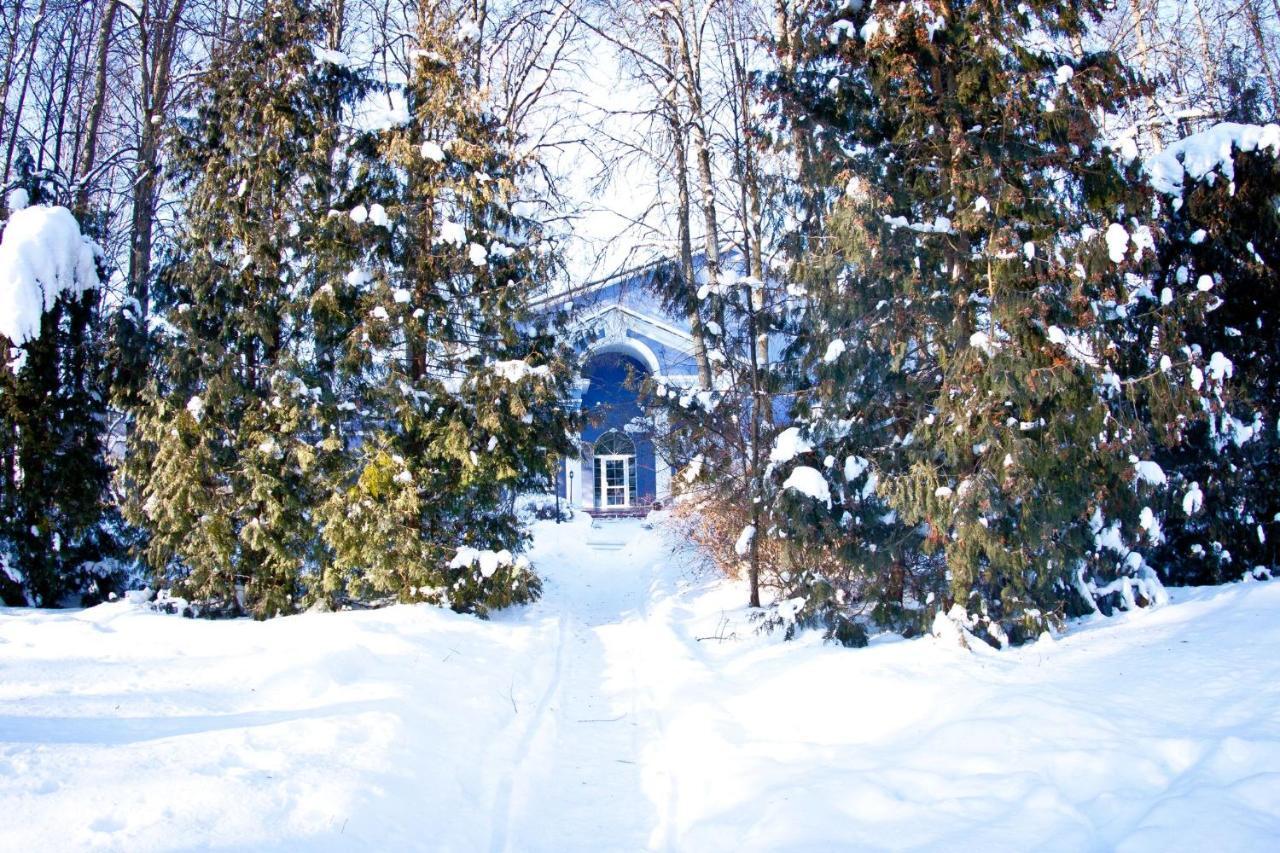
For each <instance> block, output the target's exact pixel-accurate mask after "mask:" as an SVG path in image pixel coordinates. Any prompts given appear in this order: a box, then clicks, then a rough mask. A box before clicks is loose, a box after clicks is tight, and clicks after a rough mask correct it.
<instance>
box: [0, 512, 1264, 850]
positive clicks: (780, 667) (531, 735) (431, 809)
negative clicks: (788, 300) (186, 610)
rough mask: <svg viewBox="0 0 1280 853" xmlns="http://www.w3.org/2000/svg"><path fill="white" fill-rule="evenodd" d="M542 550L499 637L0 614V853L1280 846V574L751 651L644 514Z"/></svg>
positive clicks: (350, 623) (735, 607)
mask: <svg viewBox="0 0 1280 853" xmlns="http://www.w3.org/2000/svg"><path fill="white" fill-rule="evenodd" d="M584 521H585V520H584ZM532 557H533V559H534V562H535V564H536V565H537V566H538V567H539V569H540V571H541V573H542V574H543V576H544V579H545V584H546V587H545V594H544V597H543V599H542V600H541V601H540V602H538V603H537V604H536V605H533V606H531V607H528V608H523V609H520V610H517V611H512V612H508V613H503V614H500V615H499V616H498V617H497V618H495V619H494V621H493V622H491V623H483V622H479V621H477V620H474V619H471V618H467V617H460V616H456V615H453V614H449V613H443V612H440V611H436V610H433V609H431V608H424V607H394V608H388V609H386V610H381V611H374V612H365V613H343V614H309V615H305V616H299V617H291V618H287V619H277V620H273V621H271V622H267V623H253V622H249V621H235V622H193V621H191V620H184V619H179V618H176V617H169V616H162V615H158V614H153V613H149V612H146V611H144V610H141V609H139V608H137V607H134V606H131V605H127V604H114V605H105V606H102V607H98V608H93V609H91V610H84V611H64V612H48V611H46V612H33V611H24V610H7V611H0V809H2V810H3V812H4V814H6V815H7V816H8V817H9V819H8V820H6V821H5V822H4V825H3V826H0V849H2V850H35V849H38V850H42V851H56V850H85V849H107V850H129V851H133V850H153V849H190V848H204V847H210V846H217V847H228V848H232V849H254V850H262V849H268V850H270V849H279V850H292V849H299V848H304V849H323V850H349V849H380V850H457V851H524V850H531V851H574V850H593V851H594V850H643V849H656V850H689V851H720V850H723V851H731V850H732V851H739V850H823V851H825V850H868V849H871V850H907V849H910V850H953V849H981V850H983V851H984V853H989V851H1004V850H1009V851H1014V850H1027V849H1043V850H1064V851H1066V850H1073V851H1074V850H1125V851H1141V850H1151V851H1166V850H1210V849H1211V850H1215V851H1218V850H1223V851H1234V850H1271V849H1275V848H1276V847H1277V845H1278V844H1280V793H1277V792H1278V791H1280V618H1277V616H1278V615H1280V583H1273V584H1245V585H1234V586H1228V587H1220V588H1211V589H1203V590H1194V591H1192V590H1176V591H1175V592H1174V601H1175V603H1174V604H1173V605H1171V606H1169V607H1166V608H1162V609H1160V610H1157V611H1153V612H1149V613H1139V614H1134V615H1132V616H1126V617H1122V618H1117V619H1113V620H1099V621H1096V622H1092V623H1085V624H1079V625H1075V626H1073V628H1072V630H1071V632H1070V633H1069V634H1068V635H1067V636H1065V637H1063V638H1061V639H1059V640H1057V641H1052V642H1041V643H1038V644H1034V645H1032V646H1028V647H1024V648H1022V649H1017V650H1013V651H1010V652H1004V653H995V652H978V653H965V652H962V651H961V650H959V649H957V648H953V647H950V646H948V645H946V644H944V643H942V642H940V641H936V640H933V639H924V640H918V641H911V642H903V641H892V640H880V641H878V642H876V643H873V645H872V647H871V648H869V649H865V650H862V651H856V652H850V651H845V650H841V649H836V648H831V647H827V646H823V645H822V644H821V643H820V641H819V639H818V638H817V637H813V636H805V637H802V638H801V639H800V640H798V641H796V642H794V643H782V642H780V641H779V639H778V638H776V637H761V636H758V635H756V634H755V633H754V632H753V631H752V630H751V627H750V625H748V624H747V623H746V622H745V620H744V615H745V614H744V613H743V611H742V609H741V608H740V605H741V602H742V600H743V590H742V588H741V587H740V585H738V584H736V583H732V582H725V581H716V580H714V579H712V578H710V577H707V576H705V575H699V574H697V573H695V572H692V571H690V570H687V569H685V568H683V567H682V566H681V563H680V561H679V560H677V559H675V558H673V557H671V556H670V555H669V554H668V552H667V550H666V548H665V547H664V544H663V542H662V541H661V538H660V536H659V535H658V534H657V533H656V532H654V531H650V530H647V529H645V528H644V527H643V526H642V525H641V524H640V523H639V522H611V523H608V524H602V525H600V526H598V527H596V528H591V527H589V526H587V525H586V524H585V523H575V524H570V525H564V526H560V527H557V526H555V525H550V524H542V525H540V526H539V529H538V537H537V541H536V545H535V548H534V550H533V552H532Z"/></svg>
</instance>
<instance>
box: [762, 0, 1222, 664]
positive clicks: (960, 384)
mask: <svg viewBox="0 0 1280 853" xmlns="http://www.w3.org/2000/svg"><path fill="white" fill-rule="evenodd" d="M1100 9H1101V4H1099V3H1094V2H1084V3H1074V2H1073V3H1066V2H1056V1H1055V0H1037V1H1036V2H1027V3H1021V4H1018V5H1017V6H1011V5H1009V4H1004V3H997V2H992V0H955V1H954V2H943V0H925V1H924V2H917V3H902V4H896V3H875V2H872V3H865V4H862V3H855V4H847V5H844V4H830V5H824V6H823V7H822V8H821V9H819V10H816V11H815V12H814V16H813V17H812V18H811V20H810V22H809V29H808V32H807V41H806V42H805V44H806V45H807V51H808V54H807V61H806V63H805V64H804V67H803V69H801V70H800V71H799V72H797V73H796V74H794V75H792V76H791V78H789V79H786V80H780V81H778V89H779V94H780V96H781V98H782V101H783V103H785V104H787V105H788V110H787V112H788V113H789V114H792V115H794V114H795V113H797V112H803V113H805V114H806V115H808V116H809V117H810V120H811V122H812V124H813V125H815V126H817V127H819V128H821V129H822V133H821V134H820V135H819V138H818V139H817V141H815V142H811V143H810V144H814V145H821V146H825V149H826V151H827V153H828V155H829V156H830V157H831V158H833V159H835V160H836V161H837V162H841V163H843V164H845V169H844V171H843V172H842V173H840V175H839V180H838V181H837V182H836V183H835V184H834V185H826V186H825V187H822V192H821V193H820V194H815V195H817V196H819V197H821V198H824V199H826V200H828V202H832V200H835V199H837V198H838V200H835V201H834V202H833V203H834V206H835V211H834V215H833V218H832V220H830V222H829V224H828V226H827V228H826V230H825V231H824V233H822V234H821V235H818V237H817V238H816V239H813V240H811V241H810V242H809V244H808V245H807V246H806V250H807V252H806V255H807V256H804V257H801V258H800V261H801V262H800V263H799V264H798V265H797V279H798V281H799V282H800V283H802V284H803V285H804V286H805V287H807V289H808V292H809V298H810V309H809V312H808V317H809V318H810V326H809V332H808V334H807V335H806V336H805V341H804V348H803V349H802V351H801V352H800V353H798V354H799V355H800V356H802V357H803V358H805V360H806V364H807V367H806V369H805V371H804V373H803V375H802V376H801V378H800V379H799V380H798V381H800V382H802V383H806V384H809V385H811V387H810V388H809V389H807V393H803V394H801V395H800V399H801V400H802V404H801V405H800V406H799V407H798V410H797V417H798V418H799V419H800V420H801V421H802V422H803V423H804V424H805V425H806V427H807V428H808V430H809V431H810V433H811V434H812V435H813V436H814V438H815V439H816V440H817V441H816V446H817V452H818V453H819V454H824V453H827V454H829V455H831V456H833V457H835V458H836V459H837V460H839V461H840V464H833V465H832V466H831V467H830V468H827V469H826V470H827V472H828V475H829V479H830V480H831V485H832V491H833V493H836V494H838V493H841V492H843V493H844V495H845V496H846V497H847V496H848V492H849V490H850V489H851V488H853V489H857V491H858V497H857V498H856V500H854V501H853V502H852V504H850V505H846V503H845V502H844V500H835V501H833V504H832V510H831V513H830V514H831V515H833V516H836V518H837V519H838V523H837V524H835V525H834V527H837V528H839V530H840V531H841V532H840V533H839V534H837V535H838V536H839V537H841V538H844V539H845V540H846V541H850V542H851V543H854V545H855V546H854V547H846V548H845V549H843V554H844V556H845V558H846V559H848V560H850V561H851V562H852V563H853V565H854V567H855V568H856V569H857V570H859V571H860V572H862V573H863V574H864V576H865V579H866V586H867V587H869V589H867V590H865V591H864V592H863V593H862V594H863V595H864V596H866V597H865V598H863V599H861V601H862V602H863V604H864V606H865V604H866V603H868V602H869V603H872V604H875V605H879V606H880V607H881V612H882V613H885V614H886V615H892V613H891V611H892V609H893V608H894V607H898V608H900V609H902V610H903V611H910V613H905V612H904V613H903V614H902V616H901V618H902V619H903V620H904V621H905V622H906V623H908V624H910V623H914V624H920V623H925V622H927V621H928V620H929V619H931V618H932V617H933V615H934V614H938V613H943V612H949V613H951V614H952V616H953V618H956V619H959V620H961V621H963V622H965V623H966V624H968V625H970V626H972V627H974V628H975V629H976V630H979V631H980V632H985V635H986V637H987V639H989V640H990V641H992V642H998V643H1002V642H1005V641H1006V640H1008V639H1012V640H1014V641H1018V640H1022V639H1026V638H1027V637H1034V636H1035V635H1037V634H1038V633H1039V632H1041V631H1043V630H1045V629H1046V628H1048V627H1051V626H1053V625H1055V624H1058V623H1060V621H1061V620H1062V619H1063V618H1064V617H1065V616H1068V615H1072V614H1076V613H1081V612H1087V611H1089V610H1091V609H1093V608H1096V607H1101V608H1103V609H1108V608H1110V607H1112V606H1116V605H1120V606H1134V605H1137V604H1141V603H1144V602H1147V601H1151V600H1156V599H1159V598H1161V597H1162V596H1163V592H1162V590H1161V588H1160V587H1159V583H1158V580H1157V579H1156V577H1155V575H1154V573H1153V572H1152V571H1151V569H1150V567H1149V566H1148V565H1147V564H1146V562H1145V561H1144V559H1143V558H1142V556H1141V553H1140V552H1139V551H1138V550H1137V549H1138V548H1139V546H1140V545H1142V544H1150V541H1151V537H1152V533H1151V530H1150V524H1149V523H1146V524H1145V525H1144V522H1147V520H1148V519H1149V517H1150V515H1151V513H1150V512H1149V511H1148V512H1147V513H1143V512H1142V510H1143V508H1144V503H1146V502H1147V501H1148V498H1147V496H1148V495H1149V493H1150V491H1151V487H1152V485H1153V484H1156V483H1160V482H1161V481H1162V480H1163V478H1162V476H1161V475H1160V473H1159V470H1158V468H1156V467H1155V466H1154V465H1153V464H1152V463H1151V459H1150V455H1151V452H1152V451H1151V447H1150V442H1149V429H1148V423H1147V420H1146V419H1145V418H1146V417H1147V415H1148V413H1149V416H1150V417H1151V418H1153V419H1159V418H1162V417H1168V416H1170V413H1172V412H1182V411H1186V410H1187V408H1188V407H1189V405H1190V397H1191V396H1192V395H1191V393H1190V391H1189V389H1188V387H1187V385H1186V382H1185V379H1186V377H1187V375H1188V371H1189V370H1191V369H1192V368H1193V367H1196V368H1197V369H1198V367H1199V365H1196V364H1194V363H1193V362H1195V361H1196V358H1195V356H1194V354H1188V353H1187V352H1184V351H1183V349H1182V337H1181V334H1182V333H1181V328H1180V324H1179V322H1178V321H1179V317H1178V316H1177V315H1178V313H1179V312H1183V313H1185V312H1186V311H1188V310H1192V311H1193V310H1194V308H1195V304H1196V303H1195V297H1194V296H1191V297H1189V300H1190V302H1189V303H1182V302H1180V303H1179V305H1178V306H1176V307H1175V306H1171V305H1163V304H1161V302H1160V300H1159V299H1158V298H1157V297H1156V296H1155V294H1154V292H1153V291H1152V288H1151V275H1152V272H1153V270H1154V262H1155V259H1154V251H1153V250H1154V247H1155V245H1156V241H1157V238H1158V236H1159V235H1158V229H1157V228H1156V227H1155V225H1154V224H1153V223H1152V222H1151V221H1150V220H1151V216H1150V212H1151V203H1150V198H1149V195H1147V194H1145V193H1144V192H1143V190H1142V186H1141V184H1140V183H1139V182H1137V181H1135V180H1134V177H1135V176H1134V175H1133V174H1132V172H1128V173H1126V171H1125V170H1124V168H1123V164H1122V163H1121V162H1120V160H1119V159H1118V158H1117V157H1116V155H1115V154H1114V153H1113V152H1112V151H1111V150H1110V149H1109V148H1108V147H1107V145H1106V144H1105V140H1104V138H1103V136H1102V133H1101V131H1100V128H1099V126H1098V124H1097V119H1098V116H1100V115H1103V114H1106V113H1107V112H1109V111H1114V110H1115V109H1116V107H1118V106H1119V105H1120V103H1121V101H1120V99H1121V98H1123V97H1124V96H1125V95H1126V93H1130V92H1133V91H1134V86H1135V82H1136V81H1134V80H1133V78H1132V77H1131V76H1130V75H1129V74H1128V72H1127V71H1126V70H1125V69H1124V68H1123V67H1122V66H1121V64H1120V63H1119V62H1118V60H1117V59H1116V58H1115V56H1114V55H1111V54H1108V53H1091V52H1087V51H1084V50H1082V49H1081V48H1080V45H1081V44H1082V42H1083V38H1084V36H1085V35H1086V27H1087V26H1088V25H1089V24H1090V23H1091V22H1092V21H1095V20H1096V19H1097V15H1098V13H1099V11H1100ZM802 177H803V176H802ZM1139 318H1141V322H1140V321H1139ZM1139 325H1141V326H1143V327H1144V328H1146V329H1147V330H1148V331H1149V332H1151V333H1152V334H1151V337H1148V338H1146V339H1145V340H1143V341H1141V342H1139V341H1136V340H1135V339H1134V333H1133V330H1134V329H1135V328H1136V327H1138V326H1139ZM836 341H839V342H840V343H839V344H838V345H836V349H837V350H839V349H840V348H841V347H843V352H833V351H832V350H831V349H830V348H831V346H832V345H833V344H834V343H835V342H836ZM1135 351H1136V352H1138V353H1140V357H1137V358H1135V357H1133V354H1134V353H1135ZM1162 357H1167V358H1168V365H1169V367H1168V369H1167V370H1161V369H1158V368H1157V367H1156V365H1158V364H1161V363H1162V362H1161V358H1162ZM863 460H865V464H864V462H863ZM785 474H786V472H785V471H783V472H780V475H781V476H785ZM850 475H855V476H850ZM868 476H874V477H875V478H876V481H877V485H876V487H875V488H874V489H867V481H866V479H865V478H866V477H868ZM859 485H861V488H858V486H859ZM783 491H784V493H785V491H786V490H785V489H784V490H783ZM880 502H883V509H884V512H883V513H882V512H880V511H879V507H880ZM868 516H870V517H871V518H873V519H875V521H874V524H872V525H871V526H870V528H868V526H867V520H868ZM860 519H861V520H860ZM795 527H796V528H797V529H796V530H794V531H791V534H792V535H793V538H794V540H795V541H797V542H804V541H806V540H813V539H814V538H815V537H817V538H825V537H829V536H831V535H832V534H831V533H830V532H829V531H830V530H831V528H832V527H833V525H832V524H830V523H828V524H827V525H826V527H825V529H823V530H821V531H819V532H817V533H815V532H814V530H815V529H814V525H813V524H812V523H805V522H804V520H803V519H800V520H798V521H797V522H796V524H795ZM883 545H888V546H889V551H890V553H889V554H887V555H886V554H884V551H883V548H882V547H876V548H874V550H873V549H872V547H871V546H883ZM868 552H870V553H871V554H874V555H876V556H874V557H872V556H868ZM904 561H913V562H914V565H904ZM903 569H907V570H908V571H907V572H906V575H911V574H913V573H914V572H913V571H912V570H915V572H918V576H917V577H916V579H915V581H914V582H913V583H912V584H910V585H906V586H907V588H905V589H904V584H903V583H902V581H903V580H904V572H903V571H902V570H903ZM886 604H889V605H891V606H890V607H889V608H885V607H884V605H886Z"/></svg>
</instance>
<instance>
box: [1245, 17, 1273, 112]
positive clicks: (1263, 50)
mask: <svg viewBox="0 0 1280 853" xmlns="http://www.w3.org/2000/svg"><path fill="white" fill-rule="evenodd" d="M1244 14H1245V19H1246V20H1247V21H1248V22H1249V32H1250V33H1251V34H1252V35H1253V41H1254V44H1255V45H1257V48H1258V59H1259V60H1260V61H1261V62H1262V73H1263V74H1264V75H1265V76H1266V78H1267V88H1268V89H1270V90H1271V111H1272V114H1280V84H1278V83H1277V81H1276V75H1275V71H1274V70H1273V69H1272V68H1271V60H1270V58H1268V56H1267V41H1266V38H1265V36H1264V35H1263V32H1262V18H1261V16H1260V15H1259V14H1258V5H1257V3H1254V2H1252V0H1247V2H1246V3H1245V4H1244Z"/></svg>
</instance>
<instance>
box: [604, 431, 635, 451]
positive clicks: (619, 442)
mask: <svg viewBox="0 0 1280 853" xmlns="http://www.w3.org/2000/svg"><path fill="white" fill-rule="evenodd" d="M595 452H596V456H635V455H636V443H635V442H634V441H632V440H631V439H630V438H628V437H627V436H626V434H624V433H621V432H618V431H617V430H609V431H608V432H606V433H605V434H604V435H602V436H600V437H599V438H597V439H596V451H595Z"/></svg>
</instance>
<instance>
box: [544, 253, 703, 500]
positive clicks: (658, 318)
mask: <svg viewBox="0 0 1280 853" xmlns="http://www.w3.org/2000/svg"><path fill="white" fill-rule="evenodd" d="M669 268H670V265H669V264H652V265H648V266H644V267H640V268H637V269H633V270H628V271H625V272H622V273H620V274H618V275H615V276H612V277H610V278H607V279H602V280H600V281H595V282H591V283H588V284H585V285H582V286H580V287H577V288H572V289H570V290H568V291H566V292H564V293H561V294H558V295H556V296H554V297H551V298H549V299H547V300H544V301H543V302H542V304H541V307H543V308H544V309H546V310H558V309H561V308H564V309H568V310H569V312H570V314H571V316H572V317H573V320H572V323H571V325H570V328H569V332H570V335H571V337H572V339H573V340H575V341H578V342H579V343H578V345H577V351H578V358H579V362H578V365H579V378H578V380H577V382H576V383H575V388H574V394H573V400H572V401H571V404H572V405H573V406H574V407H576V408H578V409H579V410H580V411H581V412H582V414H583V415H584V421H585V423H584V426H583V427H582V431H581V433H580V434H579V435H578V436H577V446H578V454H577V455H576V456H574V457H571V458H569V459H566V460H565V461H564V462H563V463H562V465H561V470H560V477H559V485H558V488H559V491H560V498H561V499H562V500H564V501H566V502H567V503H568V504H569V505H571V506H573V507H575V508H578V509H583V510H586V511H588V512H592V513H593V514H611V513H631V512H636V511H643V510H644V509H646V508H648V507H651V506H653V505H655V504H659V505H660V504H661V503H663V502H664V501H665V500H666V499H667V498H668V497H669V496H670V494H671V474H672V460H669V459H665V458H664V454H663V453H662V452H661V450H660V448H659V447H658V443H657V442H655V437H656V436H657V435H660V434H661V432H662V430H663V426H664V418H663V416H662V413H661V412H659V411H652V412H650V411H646V410H645V408H644V407H643V406H642V405H641V400H640V396H639V392H640V388H641V385H642V384H643V383H644V382H645V381H646V380H647V379H650V378H657V379H660V380H661V381H663V382H665V383H666V384H667V385H668V386H671V387H690V386H693V385H695V384H696V383H697V366H696V363H695V360H694V356H693V338H692V337H691V336H690V334H689V323H688V319H687V318H682V317H677V316H672V314H671V313H669V312H668V311H666V310H665V308H664V307H663V305H662V303H661V300H660V299H659V298H658V297H657V296H656V294H655V292H654V288H653V282H654V277H655V276H656V275H661V274H663V273H664V270H669Z"/></svg>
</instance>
